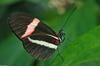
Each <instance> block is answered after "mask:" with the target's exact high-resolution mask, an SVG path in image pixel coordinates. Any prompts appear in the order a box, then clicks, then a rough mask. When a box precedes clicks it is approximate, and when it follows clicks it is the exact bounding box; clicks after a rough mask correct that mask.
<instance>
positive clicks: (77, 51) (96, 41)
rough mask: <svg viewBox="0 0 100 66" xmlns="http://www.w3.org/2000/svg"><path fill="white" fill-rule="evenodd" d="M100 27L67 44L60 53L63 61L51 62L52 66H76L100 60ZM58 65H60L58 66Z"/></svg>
mask: <svg viewBox="0 0 100 66" xmlns="http://www.w3.org/2000/svg"><path fill="white" fill-rule="evenodd" d="M99 50H100V26H99V27H97V28H95V29H93V30H91V31H89V32H88V33H86V34H85V35H83V36H81V37H80V38H79V39H77V40H76V41H74V42H73V43H72V44H69V45H68V46H67V47H66V49H64V51H63V52H62V54H61V55H62V56H63V58H64V61H63V62H62V63H61V61H59V60H58V58H57V59H56V60H55V62H53V64H52V66H75V65H76V66H77V64H81V63H84V62H89V61H94V60H100V51H99ZM58 63H60V64H59V65H58Z"/></svg>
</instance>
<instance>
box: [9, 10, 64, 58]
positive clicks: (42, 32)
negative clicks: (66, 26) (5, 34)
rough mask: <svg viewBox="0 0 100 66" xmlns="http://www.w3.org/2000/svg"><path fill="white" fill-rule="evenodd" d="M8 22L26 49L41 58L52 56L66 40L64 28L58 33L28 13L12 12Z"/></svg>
mask: <svg viewBox="0 0 100 66" xmlns="http://www.w3.org/2000/svg"><path fill="white" fill-rule="evenodd" d="M8 22H9V26H10V28H11V30H12V32H13V33H14V34H15V35H16V36H17V37H18V38H19V39H20V40H21V42H22V44H23V47H24V48H25V50H26V51H27V52H28V53H29V54H31V55H32V56H33V57H35V58H37V59H40V60H46V59H48V58H49V57H50V56H52V55H53V53H54V52H55V51H56V50H57V48H58V46H59V45H60V44H61V43H62V42H63V40H64V38H63V35H64V32H63V31H62V30H60V31H59V33H56V32H55V31H54V30H53V29H51V28H50V27H49V26H48V25H46V24H44V23H43V22H42V21H41V20H39V19H38V18H34V17H32V16H30V15H29V14H27V13H22V12H15V13H12V14H11V15H10V16H9V18H8Z"/></svg>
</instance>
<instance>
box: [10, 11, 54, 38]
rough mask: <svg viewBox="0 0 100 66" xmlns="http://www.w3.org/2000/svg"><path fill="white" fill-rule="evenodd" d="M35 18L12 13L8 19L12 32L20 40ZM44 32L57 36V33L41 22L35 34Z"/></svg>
mask: <svg viewBox="0 0 100 66" xmlns="http://www.w3.org/2000/svg"><path fill="white" fill-rule="evenodd" d="M33 19H34V18H33V17H32V16H30V15H29V14H26V13H22V12H16V13H12V14H11V15H10V17H9V18H8V22H9V25H10V27H11V29H12V31H13V32H14V33H15V34H16V36H17V37H18V38H19V39H20V37H21V36H22V35H23V34H24V33H25V31H26V29H27V25H29V24H30V23H31V22H32V20H33ZM38 32H43V33H47V34H52V35H56V34H55V32H54V31H53V30H52V29H51V28H50V27H48V26H47V25H46V24H44V23H42V22H40V23H39V24H38V26H37V27H36V31H35V32H34V34H35V33H38Z"/></svg>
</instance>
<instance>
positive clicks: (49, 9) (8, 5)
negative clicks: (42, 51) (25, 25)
mask: <svg viewBox="0 0 100 66" xmlns="http://www.w3.org/2000/svg"><path fill="white" fill-rule="evenodd" d="M73 7H76V8H77V9H76V10H75V11H74V13H73V14H72V15H71V17H70V19H69V20H68V21H67V24H66V26H64V31H65V33H66V36H65V37H66V40H65V41H64V42H63V43H62V44H61V45H60V46H59V48H58V49H59V54H60V55H61V56H59V55H58V52H55V53H54V55H53V56H52V57H51V58H50V59H48V60H47V61H42V60H35V59H34V58H33V57H31V56H30V55H29V54H28V53H27V52H26V51H25V49H24V48H23V46H22V43H21V41H20V40H19V39H18V38H17V37H16V36H15V35H14V34H13V33H12V31H11V30H10V28H9V25H8V20H7V19H8V17H9V14H10V13H12V12H26V13H30V14H31V15H33V16H34V17H38V18H39V19H41V20H42V21H44V23H46V24H48V25H49V26H50V27H51V28H52V29H53V30H55V31H56V32H58V31H59V29H60V28H61V26H62V25H63V24H64V22H66V21H65V20H66V19H67V18H68V17H67V16H69V15H70V12H71V11H72V8H73ZM99 25H100V0H0V66H3V65H4V66H100V26H99ZM61 57H62V58H63V60H62V59H61Z"/></svg>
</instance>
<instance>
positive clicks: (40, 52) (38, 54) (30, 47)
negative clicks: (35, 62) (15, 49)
mask: <svg viewBox="0 0 100 66" xmlns="http://www.w3.org/2000/svg"><path fill="white" fill-rule="evenodd" d="M30 38H31V39H32V40H37V41H40V42H39V44H38V43H33V42H31V41H30V40H29V39H25V41H24V43H23V46H24V48H25V49H26V51H27V52H28V53H30V54H31V55H32V56H33V57H35V58H38V59H40V60H41V59H42V60H46V59H48V58H49V57H50V56H51V55H53V53H54V52H55V50H56V49H57V48H54V47H50V45H49V44H48V46H45V43H44V45H41V44H42V42H47V43H50V44H52V45H55V43H54V42H51V41H52V39H54V38H53V37H49V36H48V35H45V34H36V35H32V36H30ZM41 41H42V42H41ZM40 43H41V44H40ZM55 46H56V47H57V45H55Z"/></svg>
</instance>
